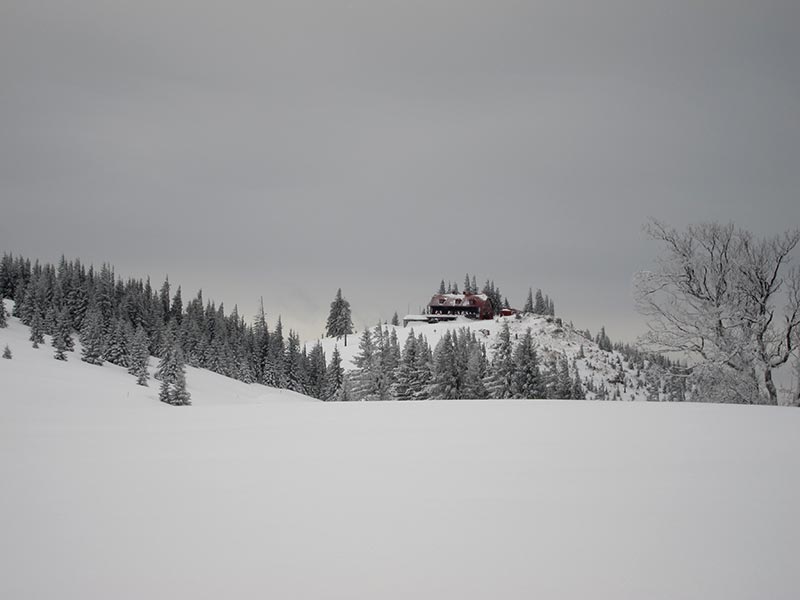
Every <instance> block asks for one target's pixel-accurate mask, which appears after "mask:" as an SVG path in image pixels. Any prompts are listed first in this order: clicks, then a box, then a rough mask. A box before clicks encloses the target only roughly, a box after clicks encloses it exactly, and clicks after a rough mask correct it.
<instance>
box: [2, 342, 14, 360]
mask: <svg viewBox="0 0 800 600" xmlns="http://www.w3.org/2000/svg"><path fill="white" fill-rule="evenodd" d="M3 358H7V359H8V360H11V358H12V354H11V348H9V347H8V344H6V347H5V348H3Z"/></svg>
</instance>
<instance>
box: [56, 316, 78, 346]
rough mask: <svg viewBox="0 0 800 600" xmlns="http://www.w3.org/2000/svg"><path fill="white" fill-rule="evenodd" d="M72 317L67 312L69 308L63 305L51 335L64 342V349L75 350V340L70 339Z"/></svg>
mask: <svg viewBox="0 0 800 600" xmlns="http://www.w3.org/2000/svg"><path fill="white" fill-rule="evenodd" d="M71 323H72V318H71V317H70V314H69V309H68V308H67V307H66V306H65V307H63V308H62V309H61V310H60V311H59V313H58V317H57V318H56V327H55V331H54V332H53V337H56V336H58V337H60V339H61V342H62V343H63V344H64V350H66V351H67V352H72V351H73V350H75V341H74V340H73V339H72V324H71Z"/></svg>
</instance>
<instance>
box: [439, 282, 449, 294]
mask: <svg viewBox="0 0 800 600" xmlns="http://www.w3.org/2000/svg"><path fill="white" fill-rule="evenodd" d="M438 293H439V294H446V293H447V289H446V288H445V287H444V279H442V282H441V283H440V284H439V291H438Z"/></svg>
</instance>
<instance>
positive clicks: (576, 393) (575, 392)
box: [570, 364, 586, 400]
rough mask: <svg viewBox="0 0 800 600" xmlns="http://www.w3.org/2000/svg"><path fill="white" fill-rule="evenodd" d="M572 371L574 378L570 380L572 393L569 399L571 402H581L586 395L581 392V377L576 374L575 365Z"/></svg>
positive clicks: (576, 367) (576, 368)
mask: <svg viewBox="0 0 800 600" xmlns="http://www.w3.org/2000/svg"><path fill="white" fill-rule="evenodd" d="M573 371H574V372H575V377H574V379H573V380H572V393H571V394H570V397H571V398H572V399H573V400H583V399H585V398H586V393H585V392H584V391H583V384H582V383H581V375H580V373H578V366H577V365H575V364H573Z"/></svg>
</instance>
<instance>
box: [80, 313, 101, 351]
mask: <svg viewBox="0 0 800 600" xmlns="http://www.w3.org/2000/svg"><path fill="white" fill-rule="evenodd" d="M101 319H102V318H101V316H100V313H99V312H98V311H97V309H94V308H92V309H90V310H89V311H88V312H87V313H86V316H85V318H84V319H83V328H82V329H81V333H80V341H81V345H82V346H83V351H82V353H81V360H82V361H84V362H87V363H89V364H90V365H102V364H103V361H104V360H105V355H104V354H105V339H104V334H103V323H102V320H101Z"/></svg>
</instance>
